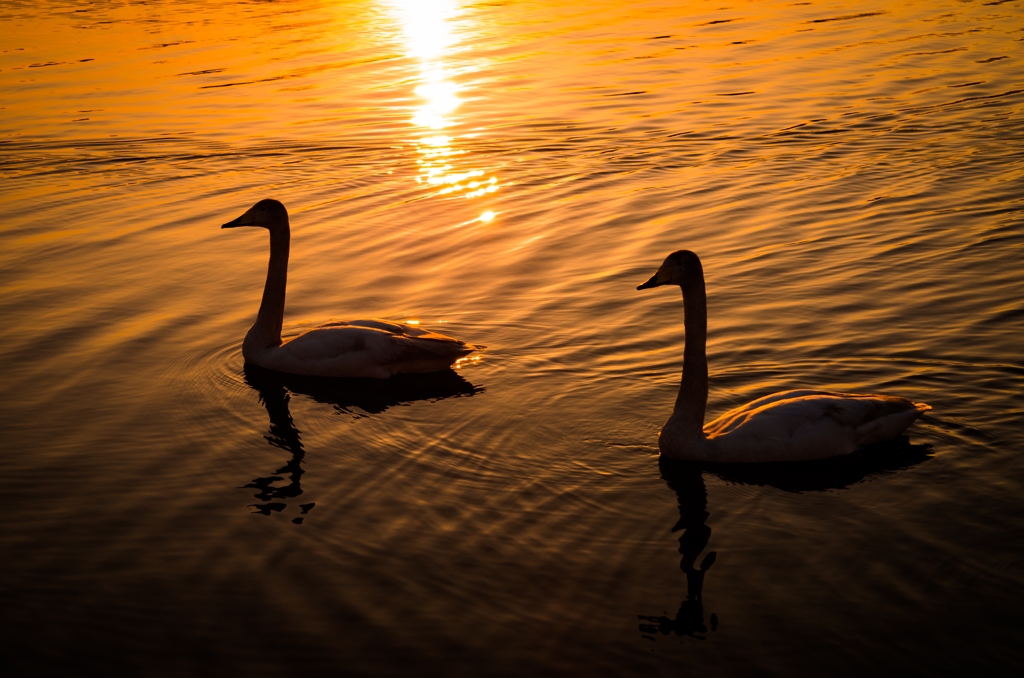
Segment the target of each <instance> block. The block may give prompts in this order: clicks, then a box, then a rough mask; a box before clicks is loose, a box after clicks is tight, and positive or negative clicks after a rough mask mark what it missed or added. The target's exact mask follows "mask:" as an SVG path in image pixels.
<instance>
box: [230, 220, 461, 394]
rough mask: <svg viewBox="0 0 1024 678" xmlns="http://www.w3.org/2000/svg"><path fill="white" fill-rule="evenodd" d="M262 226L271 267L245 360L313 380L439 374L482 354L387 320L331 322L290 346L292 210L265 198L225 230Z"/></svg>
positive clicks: (244, 352) (245, 345)
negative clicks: (284, 334)
mask: <svg viewBox="0 0 1024 678" xmlns="http://www.w3.org/2000/svg"><path fill="white" fill-rule="evenodd" d="M238 226H262V227H263V228H265V229H267V230H268V231H270V266H269V267H268V269H267V283H266V286H265V287H264V288H263V301H262V302H261V303H260V310H259V314H258V315H257V316H256V322H255V323H254V324H253V326H252V327H251V328H250V329H249V332H248V333H247V334H246V335H245V341H244V342H242V356H243V357H244V358H245V362H247V363H250V364H253V365H258V366H259V367H265V368H267V369H271V370H276V371H278V372H287V373H289V374H302V375H306V376H313V377H371V378H375V379H386V378H387V377H390V376H391V375H393V374H399V373H408V372H438V371H440V370H444V369H446V368H448V367H450V366H451V365H452V363H454V362H455V361H456V360H458V359H459V358H461V357H462V356H465V355H468V354H470V353H472V352H473V351H475V350H477V348H479V347H477V346H471V345H470V344H466V343H463V342H461V341H459V340H457V339H452V338H451V337H447V336H445V335H443V334H437V333H435V332H430V331H428V330H423V329H420V328H418V327H412V326H410V325H405V324H402V323H391V322H386V321H383V320H345V321H338V322H329V323H326V324H323V325H320V326H319V327H317V328H315V329H312V330H309V331H308V332H305V333H303V334H300V335H299V336H297V337H295V338H294V339H292V340H290V341H288V342H282V341H281V325H282V321H283V319H284V295H285V286H286V284H287V280H288V248H289V245H290V241H291V231H290V229H289V226H288V211H287V210H286V209H285V208H284V205H282V204H281V203H280V202H278V201H277V200H261V201H259V202H258V203H256V204H255V205H253V206H252V207H251V208H249V210H248V211H247V212H246V213H245V214H243V215H242V216H240V217H238V218H237V219H235V220H234V221H229V222H228V223H226V224H224V225H223V226H221V228H235V227H238Z"/></svg>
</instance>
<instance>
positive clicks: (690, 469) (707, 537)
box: [637, 436, 931, 640]
mask: <svg viewBox="0 0 1024 678" xmlns="http://www.w3.org/2000/svg"><path fill="white" fill-rule="evenodd" d="M929 459H931V445H928V444H923V445H916V444H911V443H910V440H909V438H907V437H906V436H903V437H901V438H896V439H895V440H890V441H887V442H884V443H880V444H877V445H872V446H869V447H864V448H862V449H860V450H857V451H856V452H854V453H852V454H848V455H845V456H842V457H832V458H827V459H819V460H815V461H794V462H776V463H766V464H713V463H707V462H695V461H683V460H677V459H669V458H667V457H661V458H660V459H659V461H658V465H659V469H660V471H661V477H662V479H663V480H664V481H665V482H666V484H668V486H669V488H670V489H671V490H672V491H673V492H675V494H676V502H677V504H678V507H679V520H678V521H676V524H675V525H674V526H673V527H672V532H679V531H680V530H681V531H682V533H681V534H680V535H679V554H680V556H681V558H680V560H679V569H680V570H682V571H683V573H684V574H685V575H686V598H685V599H684V600H683V601H682V602H681V603H680V604H679V610H678V611H677V612H676V615H675V617H670V616H668V613H667V612H666V613H664V614H663V615H660V616H652V615H637V618H638V619H639V620H640V624H639V627H640V633H641V634H642V635H643V637H645V638H648V639H650V640H654V639H655V638H654V636H655V635H656V634H661V635H665V636H670V635H675V636H690V637H693V638H697V639H699V640H706V638H707V636H706V635H704V634H707V633H708V630H709V628H710V630H711V631H716V630H717V629H718V616H717V615H716V614H715V613H711V615H710V616H709V617H708V619H707V622H706V623H705V618H704V595H703V593H704V580H705V577H706V575H707V573H708V570H710V569H711V566H712V565H714V564H715V560H716V559H717V557H718V554H717V553H716V552H715V551H709V552H708V553H707V554H706V555H704V557H703V559H702V560H701V561H700V565H699V566H698V565H697V558H699V557H700V555H701V554H702V553H703V552H704V550H705V549H706V548H707V547H708V545H709V543H710V541H711V527H710V526H709V525H708V524H707V521H708V518H710V516H711V514H710V513H709V512H708V510H707V508H708V506H707V504H708V493H707V487H706V486H705V484H704V474H705V473H709V474H711V475H713V476H716V477H718V478H720V479H722V480H724V481H726V482H729V483H736V484H742V485H760V486H770V487H774V488H776V489H780V490H783V491H786V492H795V493H801V492H816V491H824V490H838V489H846V488H848V487H849V486H850V485H853V484H855V483H859V482H861V481H864V480H866V479H868V478H871V477H874V476H879V475H889V474H893V473H896V472H898V471H901V470H904V469H907V468H910V467H911V466H916V465H918V464H921V463H923V462H925V461H927V460H929Z"/></svg>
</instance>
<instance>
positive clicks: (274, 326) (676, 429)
mask: <svg viewBox="0 0 1024 678" xmlns="http://www.w3.org/2000/svg"><path fill="white" fill-rule="evenodd" d="M239 226H258V227H262V228H266V229H267V230H268V231H270V264H269V267H268V270H267V282H266V285H265V286H264V288H263V300H262V302H261V303H260V310H259V313H258V314H257V316H256V322H255V323H254V324H253V326H252V327H251V328H250V329H249V332H248V333H247V334H246V335H245V340H244V341H243V343H242V356H243V357H244V358H245V361H246V362H247V363H250V364H253V365H257V366H259V367H263V368H267V369H271V370H275V371H277V372H285V373H288V374H298V375H305V376H319V377H370V378H376V379H386V378H388V377H390V376H392V375H395V374H403V373H414V372H437V371H440V370H444V369H447V368H448V367H450V366H451V365H452V364H453V363H454V362H455V361H456V360H458V359H459V358H461V357H463V356H466V355H469V354H470V353H472V352H473V351H475V350H477V349H478V348H480V347H478V346H473V345H471V344H466V343H464V342H462V341H459V340H457V339H453V338H451V337H448V336H445V335H443V334H437V333H435V332H430V331H427V330H423V329H420V328H418V327H412V326H410V325H405V324H403V323H391V322H386V321H382V320H348V321H340V322H330V323H326V324H324V325H320V326H319V327H316V328H314V329H312V330H309V331H308V332H305V333H303V334H300V335H299V336H297V337H295V338H294V339H292V340H290V341H287V342H284V341H282V339H281V326H282V322H283V318H284V299H285V287H286V283H287V278H288V250H289V245H290V240H291V231H290V228H289V224H288V211H287V210H286V209H285V207H284V205H282V204H281V203H280V202H278V201H277V200H261V201H260V202H258V203H256V204H255V205H253V206H252V207H251V208H250V209H249V210H248V211H246V212H245V214H243V215H242V216H240V217H238V218H237V219H235V220H233V221H229V222H228V223H226V224H224V225H223V226H222V228H235V227H239ZM662 285H678V286H679V287H680V288H682V291H683V308H684V327H685V331H686V345H685V349H684V352H683V378H682V383H681V385H680V388H679V396H678V397H677V398H676V405H675V409H674V411H673V412H672V416H671V417H669V420H668V422H666V424H665V426H664V427H662V429H661V435H660V437H659V439H658V446H659V448H660V449H661V454H662V455H663V456H665V457H669V458H674V459H691V460H698V461H714V462H766V461H799V460H808V459H820V458H824V457H832V456H839V455H843V454H848V453H850V452H853V451H854V450H856V449H857V448H858V447H861V446H864V445H869V444H872V443H875V442H881V441H883V440H888V439H891V438H895V437H896V436H898V435H900V434H901V433H902V432H903V431H904V429H906V428H907V427H908V426H910V424H912V423H913V421H914V420H915V419H917V417H918V416H920V415H921V413H922V412H925V411H926V410H929V409H931V408H930V407H929V406H928V405H925V404H923V403H914V402H911V401H910V400H906V399H905V398H897V397H893V396H882V395H859V394H853V393H832V392H829V391H812V390H798V391H784V392H781V393H775V394H773V395H769V396H765V397H763V398H758V399H757V400H754V401H753V402H750V403H748V404H746V405H744V406H742V407H738V408H736V409H734V410H731V411H729V412H726V413H725V414H723V415H722V416H721V417H719V418H718V419H715V420H714V421H712V422H711V423H709V424H707V425H704V410H705V408H706V407H707V400H708V362H707V354H706V351H705V344H706V340H707V297H706V294H705V290H704V271H703V269H702V268H701V263H700V259H699V258H698V257H697V255H696V254H694V253H693V252H689V251H686V250H681V251H679V252H673V253H672V254H670V255H669V256H668V258H667V259H665V262H664V263H663V264H662V265H661V267H660V268H659V269H658V271H657V273H655V274H654V275H653V276H652V277H651V278H650V280H648V281H647V282H645V283H643V284H641V285H639V286H638V287H637V289H638V290H642V289H648V288H651V287H659V286H662Z"/></svg>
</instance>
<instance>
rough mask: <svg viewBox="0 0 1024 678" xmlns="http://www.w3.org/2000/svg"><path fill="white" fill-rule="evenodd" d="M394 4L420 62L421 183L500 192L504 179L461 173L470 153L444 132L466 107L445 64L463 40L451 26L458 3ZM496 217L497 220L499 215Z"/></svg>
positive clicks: (463, 191)
mask: <svg viewBox="0 0 1024 678" xmlns="http://www.w3.org/2000/svg"><path fill="white" fill-rule="evenodd" d="M390 4H391V6H392V7H393V8H394V10H395V11H396V13H397V15H398V17H399V19H400V21H401V24H402V31H403V33H404V34H405V39H406V44H407V48H408V54H409V56H412V57H415V58H416V59H417V60H418V61H419V62H420V77H419V79H420V84H419V85H417V86H416V88H415V90H413V91H414V92H415V93H416V95H417V96H418V97H420V98H421V99H422V103H421V104H420V105H419V106H417V107H416V109H415V112H414V113H413V116H412V124H413V125H414V126H415V127H417V128H420V130H421V131H422V134H423V136H421V137H419V138H418V139H417V146H418V150H419V153H420V159H419V160H418V164H419V166H420V173H419V176H417V177H416V181H417V182H419V183H420V184H423V185H424V186H425V187H428V188H433V189H434V190H436V193H435V195H441V196H456V195H461V196H462V197H465V198H479V197H481V196H485V195H487V194H489V193H494V192H495V191H497V190H498V187H499V184H498V179H497V178H496V177H494V176H487V174H488V173H487V172H485V171H484V170H481V169H465V170H461V169H458V168H457V167H456V164H455V161H456V160H457V158H458V157H459V156H461V155H465V154H466V151H464V150H460V149H458V148H457V147H455V146H454V145H453V137H452V136H451V135H449V134H443V133H441V130H444V129H445V128H448V127H450V126H452V125H453V122H452V114H453V113H454V112H455V110H456V109H458V107H459V105H460V104H461V103H462V100H461V99H460V98H459V96H458V95H459V91H460V89H461V88H460V87H459V85H458V84H456V83H455V82H454V81H453V80H452V79H451V78H450V77H449V75H448V72H447V70H446V69H445V64H444V60H443V57H444V55H445V52H446V50H448V49H449V48H450V47H451V46H453V45H454V44H455V43H456V42H457V40H456V38H455V36H454V35H453V34H452V31H451V26H450V23H449V22H450V20H451V19H452V18H453V17H454V16H455V14H456V12H457V10H458V3H457V2H455V0H390ZM485 214H486V213H485ZM490 214H492V217H493V212H490ZM481 221H489V219H482V218H481Z"/></svg>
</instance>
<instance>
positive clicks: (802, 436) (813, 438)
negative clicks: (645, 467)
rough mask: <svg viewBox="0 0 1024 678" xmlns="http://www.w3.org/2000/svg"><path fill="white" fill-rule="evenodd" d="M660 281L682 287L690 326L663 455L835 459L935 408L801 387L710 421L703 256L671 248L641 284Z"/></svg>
mask: <svg viewBox="0 0 1024 678" xmlns="http://www.w3.org/2000/svg"><path fill="white" fill-rule="evenodd" d="M662 285H678V286H679V287H681V288H682V291H683V323H684V324H683V327H684V330H685V332H686V335H685V342H686V343H685V348H684V349H683V378H682V383H681V384H680V386H679V396H678V397H677V398H676V405H675V409H674V410H673V412H672V416H671V417H669V419H668V421H667V422H666V423H665V425H664V426H663V427H662V429H661V434H660V435H659V437H658V447H659V449H660V450H661V454H662V456H664V457H668V458H673V459H688V460H694V461H709V462H725V463H734V462H770V461H803V460H809V459H822V458H825V457H836V456H840V455H844V454H849V453H850V452H853V451H854V450H856V449H857V448H859V447H862V446H864V445H870V444H872V443H877V442H881V441H883V440H889V439H891V438H895V437H896V436H898V435H900V434H901V433H902V432H903V430H904V429H906V428H907V427H908V426H910V425H911V424H912V423H913V422H914V420H915V419H917V418H918V417H919V416H920V415H921V413H923V412H925V411H927V410H930V409H931V407H930V406H929V405H926V404H924V403H915V402H912V401H910V400H907V399H906V398H898V397H895V396H885V395H861V394H856V393H833V392H831V391H815V390H809V389H801V390H795V391H782V392H780V393H774V394H772V395H767V396H764V397H762V398H758V399H757V400H754V401H752V402H750V403H747V404H746V405H743V406H741V407H737V408H736V409H734V410H730V411H729V412H726V413H725V414H723V415H722V416H720V417H719V418H718V419H715V420H714V421H712V422H711V423H709V424H707V425H704V410H705V408H706V407H707V402H708V360H707V353H706V351H705V344H706V342H707V326H708V308H707V296H706V295H705V291H704V270H703V268H702V267H701V263H700V259H699V258H698V257H697V255H696V254H694V253H693V252H690V251H688V250H680V251H678V252H673V253H672V254H670V255H669V256H668V257H667V258H666V259H665V262H664V263H663V264H662V265H661V267H660V268H658V271H657V272H656V273H655V274H654V275H653V276H651V278H650V279H649V280H648V281H647V282H645V283H642V284H640V285H638V286H637V289H638V290H645V289H649V288H651V287H660V286H662Z"/></svg>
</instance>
